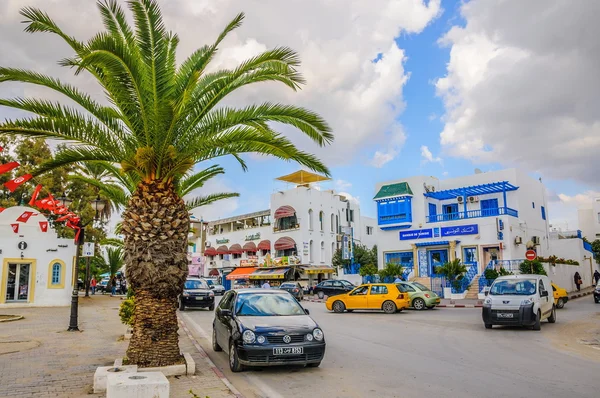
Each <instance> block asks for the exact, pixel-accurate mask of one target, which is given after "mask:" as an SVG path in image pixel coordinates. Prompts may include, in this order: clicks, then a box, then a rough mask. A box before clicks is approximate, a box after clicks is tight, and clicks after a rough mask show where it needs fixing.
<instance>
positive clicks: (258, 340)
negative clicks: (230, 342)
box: [247, 330, 267, 344]
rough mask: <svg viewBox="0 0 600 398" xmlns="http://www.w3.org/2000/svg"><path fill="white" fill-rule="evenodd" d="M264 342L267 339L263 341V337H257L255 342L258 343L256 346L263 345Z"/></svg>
mask: <svg viewBox="0 0 600 398" xmlns="http://www.w3.org/2000/svg"><path fill="white" fill-rule="evenodd" d="M247 332H250V331H249V330H247ZM250 333H252V332H250ZM266 340H267V339H265V336H258V337H257V338H256V341H257V342H258V344H264V343H265V341H266Z"/></svg>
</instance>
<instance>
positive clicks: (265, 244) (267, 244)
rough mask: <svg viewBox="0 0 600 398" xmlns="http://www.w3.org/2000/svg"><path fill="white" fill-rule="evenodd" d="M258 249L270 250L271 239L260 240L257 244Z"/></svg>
mask: <svg viewBox="0 0 600 398" xmlns="http://www.w3.org/2000/svg"><path fill="white" fill-rule="evenodd" d="M257 249H258V250H271V241H270V240H262V241H260V243H259V244H258V246H257Z"/></svg>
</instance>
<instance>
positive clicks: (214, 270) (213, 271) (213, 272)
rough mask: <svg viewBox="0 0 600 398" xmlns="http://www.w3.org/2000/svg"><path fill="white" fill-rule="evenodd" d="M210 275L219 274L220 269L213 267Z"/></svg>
mask: <svg viewBox="0 0 600 398" xmlns="http://www.w3.org/2000/svg"><path fill="white" fill-rule="evenodd" d="M208 276H219V270H216V269H214V268H213V269H211V270H210V272H209V273H208Z"/></svg>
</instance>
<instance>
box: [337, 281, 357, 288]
mask: <svg viewBox="0 0 600 398" xmlns="http://www.w3.org/2000/svg"><path fill="white" fill-rule="evenodd" d="M340 282H342V284H343V285H344V286H348V287H353V286H354V285H353V284H352V283H350V282H348V281H340Z"/></svg>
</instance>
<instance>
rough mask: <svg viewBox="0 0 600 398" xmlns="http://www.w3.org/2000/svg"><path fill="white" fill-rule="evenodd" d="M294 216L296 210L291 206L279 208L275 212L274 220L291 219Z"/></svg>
mask: <svg viewBox="0 0 600 398" xmlns="http://www.w3.org/2000/svg"><path fill="white" fill-rule="evenodd" d="M294 214H296V210H295V209H294V208H293V207H292V206H281V207H280V208H278V209H277V210H275V219H276V220H277V219H278V218H284V217H291V216H293V215H294Z"/></svg>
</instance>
